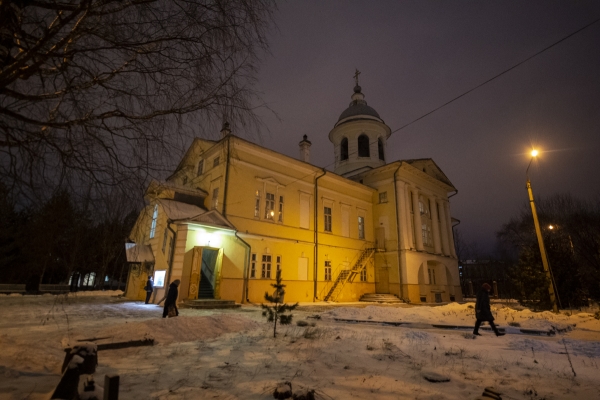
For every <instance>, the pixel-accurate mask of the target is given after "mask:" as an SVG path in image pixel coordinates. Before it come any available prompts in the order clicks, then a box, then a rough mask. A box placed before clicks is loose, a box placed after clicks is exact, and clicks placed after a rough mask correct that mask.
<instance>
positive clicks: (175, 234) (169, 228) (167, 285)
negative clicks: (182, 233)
mask: <svg viewBox="0 0 600 400" xmlns="http://www.w3.org/2000/svg"><path fill="white" fill-rule="evenodd" d="M171 223H173V221H171V220H170V219H168V220H167V229H168V230H170V231H171V232H172V233H173V248H172V249H171V257H170V259H171V262H170V263H169V265H168V266H169V269H168V270H167V280H166V282H165V295H164V296H163V298H162V299H160V301H159V302H158V303H156V304H160V303H162V302H163V301H165V299H166V298H167V293H168V292H169V285H170V284H171V271H172V270H173V259H174V258H175V248H176V247H177V232H175V231H174V230H173V228H171Z"/></svg>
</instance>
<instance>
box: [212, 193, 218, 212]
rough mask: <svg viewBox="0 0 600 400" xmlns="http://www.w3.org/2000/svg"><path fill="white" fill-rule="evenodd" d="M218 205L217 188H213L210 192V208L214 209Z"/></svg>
mask: <svg viewBox="0 0 600 400" xmlns="http://www.w3.org/2000/svg"><path fill="white" fill-rule="evenodd" d="M218 205H219V188H214V189H213V194H212V208H213V209H216V208H217V206H218Z"/></svg>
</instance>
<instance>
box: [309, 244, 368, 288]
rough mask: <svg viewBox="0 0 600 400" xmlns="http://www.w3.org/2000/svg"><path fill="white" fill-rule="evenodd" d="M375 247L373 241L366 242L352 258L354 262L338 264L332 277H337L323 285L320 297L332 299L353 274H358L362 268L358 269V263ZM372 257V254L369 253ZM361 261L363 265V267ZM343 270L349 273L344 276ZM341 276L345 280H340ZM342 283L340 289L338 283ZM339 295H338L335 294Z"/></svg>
mask: <svg viewBox="0 0 600 400" xmlns="http://www.w3.org/2000/svg"><path fill="white" fill-rule="evenodd" d="M374 249H375V245H374V243H372V242H367V243H365V244H364V245H363V246H362V248H361V249H360V251H359V252H358V253H357V254H356V256H355V257H354V258H353V259H352V262H350V263H348V264H347V265H344V264H343V263H340V264H338V267H337V268H336V270H335V271H332V277H335V278H334V279H332V280H331V281H327V283H326V284H325V285H324V286H323V289H322V290H321V292H320V293H319V297H320V298H322V299H325V298H327V300H330V299H331V297H333V296H334V294H335V292H336V291H337V292H339V291H341V289H342V288H343V287H344V285H345V284H346V282H347V281H348V280H349V278H351V277H352V278H353V275H356V274H357V273H358V271H359V270H360V269H358V270H357V269H356V268H357V265H358V263H359V262H360V261H361V258H362V257H363V256H364V255H365V254H366V252H367V250H373V251H374ZM369 257H370V255H369ZM362 264H364V263H361V267H362ZM343 271H348V274H347V275H346V276H343V277H342V273H343ZM340 277H342V278H343V279H342V280H343V281H340ZM340 284H341V285H342V286H341V287H340V289H339V290H338V289H337V286H338V285H340ZM335 297H337V296H335Z"/></svg>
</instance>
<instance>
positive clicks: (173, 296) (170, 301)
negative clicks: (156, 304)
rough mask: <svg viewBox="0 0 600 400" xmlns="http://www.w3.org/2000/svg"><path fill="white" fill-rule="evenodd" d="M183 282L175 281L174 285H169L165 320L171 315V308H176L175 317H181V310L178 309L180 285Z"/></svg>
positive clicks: (164, 313) (164, 311) (164, 310)
mask: <svg viewBox="0 0 600 400" xmlns="http://www.w3.org/2000/svg"><path fill="white" fill-rule="evenodd" d="M180 283H181V281H180V280H179V279H175V280H174V281H173V283H171V284H170V285H169V291H168V292H167V298H166V299H165V308H164V309H163V318H167V315H169V308H170V307H173V308H175V315H179V310H178V309H177V296H179V290H178V289H177V288H178V287H179V284H180Z"/></svg>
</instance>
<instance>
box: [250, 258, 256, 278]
mask: <svg viewBox="0 0 600 400" xmlns="http://www.w3.org/2000/svg"><path fill="white" fill-rule="evenodd" d="M250 278H252V279H256V253H252V254H251V255H250Z"/></svg>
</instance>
